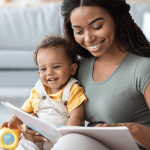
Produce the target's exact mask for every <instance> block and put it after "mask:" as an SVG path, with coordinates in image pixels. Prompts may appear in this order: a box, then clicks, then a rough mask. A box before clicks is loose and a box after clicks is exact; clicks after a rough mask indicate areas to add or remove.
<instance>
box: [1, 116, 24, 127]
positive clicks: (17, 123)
mask: <svg viewBox="0 0 150 150" xmlns="http://www.w3.org/2000/svg"><path fill="white" fill-rule="evenodd" d="M22 124H23V123H22V121H21V120H20V119H19V118H18V117H17V116H15V115H13V116H12V117H10V118H9V119H8V121H7V122H4V123H3V124H1V125H0V128H3V127H7V128H15V129H19V130H21V125H22Z"/></svg>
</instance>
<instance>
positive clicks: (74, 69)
mask: <svg viewBox="0 0 150 150" xmlns="http://www.w3.org/2000/svg"><path fill="white" fill-rule="evenodd" d="M77 68H78V65H77V63H73V64H72V65H71V75H75V73H76V71H77Z"/></svg>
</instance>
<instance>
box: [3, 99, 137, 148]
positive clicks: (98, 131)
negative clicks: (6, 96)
mask: <svg viewBox="0 0 150 150" xmlns="http://www.w3.org/2000/svg"><path fill="white" fill-rule="evenodd" d="M1 103H2V104H3V105H4V106H5V107H7V108H8V109H9V110H10V111H11V112H12V113H13V114H14V115H16V116H17V117H18V118H19V119H20V120H21V121H22V122H24V124H26V125H27V126H28V127H30V128H31V129H33V130H35V131H37V132H39V133H40V134H41V135H43V136H45V137H46V138H47V139H49V140H50V141H51V142H52V143H56V142H57V141H58V139H59V138H60V137H62V136H64V135H66V134H69V133H79V134H83V135H87V136H89V137H92V138H94V139H96V140H97V141H99V142H100V143H101V144H102V147H100V149H101V150H110V149H111V150H139V148H138V146H137V145H136V143H135V141H134V139H133V138H132V136H131V134H130V132H129V130H128V128H127V127H79V126H61V127H58V125H54V124H51V123H49V122H46V121H43V120H41V119H39V118H36V117H34V116H32V115H30V114H28V113H26V112H24V111H23V110H21V109H19V108H17V107H15V106H14V105H12V104H10V103H8V102H1Z"/></svg>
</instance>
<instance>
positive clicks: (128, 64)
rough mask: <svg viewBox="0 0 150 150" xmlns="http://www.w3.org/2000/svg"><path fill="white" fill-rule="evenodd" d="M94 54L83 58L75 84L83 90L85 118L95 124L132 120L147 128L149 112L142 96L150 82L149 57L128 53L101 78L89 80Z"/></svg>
mask: <svg viewBox="0 0 150 150" xmlns="http://www.w3.org/2000/svg"><path fill="white" fill-rule="evenodd" d="M94 61H95V57H91V58H87V59H84V60H83V61H82V62H81V65H80V68H79V83H80V84H81V86H83V88H84V90H85V95H86V97H87V99H88V101H87V102H86V104H85V119H86V120H87V121H89V122H90V123H91V124H90V125H91V126H94V125H96V124H98V123H125V122H134V123H139V124H143V125H145V126H148V127H150V111H149V108H148V106H147V104H146V101H145V99H144V92H145V88H146V86H147V85H148V83H149V82H150V58H145V57H141V56H137V55H134V54H131V53H130V52H128V53H127V54H126V56H125V57H124V59H123V60H122V62H121V63H120V64H119V66H118V67H117V69H116V70H115V71H114V72H113V73H112V74H111V75H110V76H109V77H108V78H107V79H106V80H104V81H102V82H95V81H94V80H93V66H94Z"/></svg>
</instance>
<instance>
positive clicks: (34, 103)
mask: <svg viewBox="0 0 150 150" xmlns="http://www.w3.org/2000/svg"><path fill="white" fill-rule="evenodd" d="M44 87H45V91H46V93H47V95H48V96H50V98H51V99H53V100H54V101H61V100H62V94H63V90H64V88H65V86H64V87H63V88H62V89H61V90H60V91H59V92H57V93H55V94H50V91H49V89H50V88H49V87H47V86H44ZM39 100H40V96H39V94H38V92H37V90H36V88H35V87H34V88H33V89H32V91H31V94H30V97H29V99H27V100H26V101H25V102H24V104H23V106H22V107H21V109H23V110H24V111H26V112H28V113H31V112H35V113H37V111H38V104H39ZM86 101H87V98H86V97H85V94H84V89H83V88H82V87H80V86H79V85H78V84H73V85H72V87H71V89H70V98H69V101H68V104H67V108H68V112H69V113H70V112H71V111H72V110H74V109H75V108H76V107H78V106H79V105H80V104H81V103H82V102H84V103H85V102H86Z"/></svg>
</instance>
